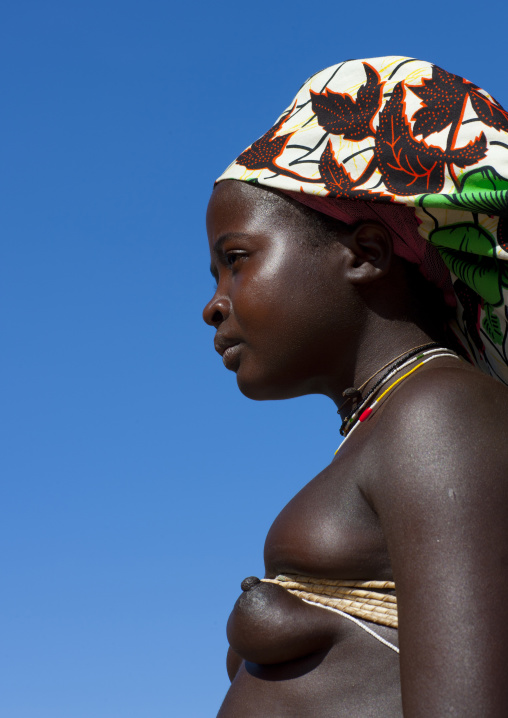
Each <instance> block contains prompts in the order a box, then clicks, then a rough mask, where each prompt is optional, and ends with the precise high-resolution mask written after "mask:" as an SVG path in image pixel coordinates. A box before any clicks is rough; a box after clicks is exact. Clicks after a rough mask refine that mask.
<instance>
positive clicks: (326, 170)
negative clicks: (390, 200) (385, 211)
mask: <svg viewBox="0 0 508 718" xmlns="http://www.w3.org/2000/svg"><path fill="white" fill-rule="evenodd" d="M319 171H320V173H321V178H322V181H323V183H324V185H325V187H326V189H327V190H328V192H329V193H330V194H329V196H330V197H343V198H344V197H348V198H350V199H374V198H376V197H382V194H381V193H380V192H370V191H369V190H365V189H363V190H362V189H356V188H355V186H354V184H355V181H354V180H353V179H352V177H351V175H350V174H349V173H348V171H347V170H346V168H345V167H344V165H343V164H339V163H338V162H337V160H336V159H335V156H334V154H333V149H332V142H331V140H328V144H327V145H326V148H325V150H324V152H323V154H322V155H321V160H320V162H319ZM363 176H365V173H364V175H363ZM385 201H386V200H385Z"/></svg>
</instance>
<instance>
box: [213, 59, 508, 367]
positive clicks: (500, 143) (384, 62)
mask: <svg viewBox="0 0 508 718" xmlns="http://www.w3.org/2000/svg"><path fill="white" fill-rule="evenodd" d="M227 179H236V180H240V181H241V182H242V183H255V184H257V185H261V186H262V187H264V188H266V189H272V190H278V191H279V192H283V193H289V194H290V196H291V197H292V198H293V199H296V200H297V201H299V202H302V203H304V204H307V205H310V206H311V207H312V208H314V209H317V210H318V211H320V212H322V213H324V214H330V215H332V216H333V217H335V218H338V219H342V220H343V222H344V223H345V224H346V225H352V227H353V228H354V227H356V226H357V223H358V222H361V221H362V220H363V221H365V220H372V219H373V217H375V218H377V219H378V220H379V221H380V222H381V224H382V225H384V226H385V227H387V228H388V230H389V233H390V235H391V237H392V240H393V243H394V247H395V253H396V254H397V255H399V256H401V257H403V258H405V259H408V260H409V261H412V262H414V263H416V264H417V265H418V267H419V269H420V271H421V272H422V273H423V275H424V276H425V277H426V278H427V279H430V280H431V281H433V282H435V283H436V284H437V285H438V286H439V287H440V289H441V290H442V291H443V292H444V293H445V296H447V297H448V302H449V303H451V304H456V320H457V321H456V322H455V324H454V329H455V331H456V333H457V335H458V337H459V338H460V340H461V341H462V343H463V345H464V347H465V350H466V352H467V353H468V354H469V356H470V358H471V360H472V361H474V362H475V363H477V364H478V365H479V366H480V368H483V369H484V370H485V371H487V372H488V373H492V374H494V375H495V376H498V377H500V378H503V379H504V380H505V381H508V356H507V347H506V346H505V345H506V341H507V339H506V338H507V336H508V331H505V329H506V325H507V322H506V315H505V305H506V301H505V293H506V290H505V287H508V270H505V262H506V260H508V251H507V250H508V218H507V216H506V214H505V213H506V212H507V211H508V113H507V112H506V111H505V110H504V109H503V108H502V107H501V106H500V105H499V104H498V103H496V101H495V100H494V99H493V98H492V97H491V96H490V95H488V93H486V92H484V91H483V90H481V89H480V88H479V87H477V86H476V85H473V84H472V83H470V82H468V81H467V80H464V79H463V78H461V77H459V76H457V75H453V74H451V73H448V72H446V71H445V70H442V69H441V68H439V67H437V66H434V65H432V64H430V63H426V62H422V61H419V60H414V59H412V58H401V57H384V58H373V59H369V60H351V61H347V62H343V63H340V64H338V65H335V66H333V67H331V68H328V69H326V70H323V71H322V72H320V73H317V74H316V75H314V76H312V77H311V78H310V79H309V80H308V81H307V82H306V83H304V85H303V86H302V88H301V89H300V90H299V92H298V94H297V96H296V98H295V100H294V102H293V103H292V104H291V105H290V106H289V107H288V109H287V110H286V111H285V112H284V113H283V114H282V115H281V117H280V118H279V120H278V121H277V123H276V124H275V125H274V126H273V127H272V128H271V129H270V130H269V131H268V132H267V133H266V134H265V135H264V136H263V137H262V138H261V139H260V140H257V141H256V142H254V143H253V144H252V145H251V146H250V147H249V148H248V149H247V150H245V151H244V152H242V153H241V154H240V155H239V157H238V158H237V160H235V162H233V163H232V164H231V165H230V166H229V167H228V169H227V170H226V171H225V172H224V173H223V175H222V176H221V177H220V178H219V180H218V182H219V186H220V183H221V182H222V181H223V180H227ZM272 200H273V198H272V199H268V198H267V199H266V200H264V201H263V204H264V205H265V206H268V204H269V202H270V201H272ZM273 201H275V200H273ZM318 224H320V223H319V222H317V221H314V223H313V225H312V226H313V228H314V229H313V228H312V227H311V228H310V229H309V236H313V235H314V236H316V233H315V231H314V230H315V228H316V227H317V226H318ZM326 228H327V224H326V222H323V223H321V226H320V231H319V233H318V234H319V237H320V239H319V242H322V241H325V240H326V238H327V237H329V236H331V235H330V234H329V233H328V232H327V231H326ZM321 230H323V231H321ZM348 231H349V230H348ZM332 234H333V232H332ZM451 282H453V291H452V290H451ZM447 283H448V285H447ZM447 286H448V290H447Z"/></svg>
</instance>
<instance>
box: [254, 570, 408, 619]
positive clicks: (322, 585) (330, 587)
mask: <svg viewBox="0 0 508 718" xmlns="http://www.w3.org/2000/svg"><path fill="white" fill-rule="evenodd" d="M261 580H262V581H263V582H264V583H275V584H276V585H277V586H282V588H284V589H286V591H289V593H292V594H293V595H294V596H298V598H302V599H305V600H306V601H310V602H311V603H317V604H319V605H321V606H328V607H329V608H336V609H338V610H339V611H343V612H344V613H347V614H349V615H350V616H355V617H356V618H363V619H364V620H365V621H372V623H378V624H380V625H381V626H391V627H392V628H398V620H397V598H396V596H395V595H393V594H392V593H387V592H388V591H393V590H395V584H394V582H393V581H333V580H330V579H326V578H310V577H308V576H294V575H288V576H283V575H280V576H277V577H276V578H263V579H261Z"/></svg>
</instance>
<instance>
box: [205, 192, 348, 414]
mask: <svg viewBox="0 0 508 718" xmlns="http://www.w3.org/2000/svg"><path fill="white" fill-rule="evenodd" d="M309 221H310V220H308V219H307V218H304V217H303V216H302V213H301V212H300V211H299V210H298V209H297V208H295V207H294V206H293V204H292V203H291V202H290V201H289V200H286V199H285V198H283V197H280V196H278V195H275V194H273V193H270V192H268V191H267V190H265V189H262V188H259V187H255V186H252V185H249V184H247V183H243V182H237V181H234V180H229V181H224V182H221V183H219V184H218V185H217V186H216V188H215V189H214V191H213V194H212V197H211V200H210V203H209V206H208V213H207V231H208V238H209V244H210V256H211V271H212V274H213V276H214V277H215V279H216V281H217V289H216V292H215V294H214V296H213V297H212V299H211V300H210V302H209V303H208V304H207V305H206V307H205V309H204V312H203V318H204V320H205V321H206V322H207V323H208V324H209V325H211V326H213V327H215V329H216V330H217V331H216V335H215V348H216V349H217V351H218V352H219V353H220V354H221V355H222V357H223V361H224V364H225V366H226V367H227V368H228V369H230V370H232V371H235V372H236V375H237V381H238V386H239V388H240V390H241V391H242V392H243V393H244V394H245V395H246V396H248V397H249V398H252V399H258V400H262V399H284V398H290V397H293V396H299V395H303V394H308V393H327V391H326V390H325V389H326V383H327V381H328V380H329V379H330V377H331V376H332V375H335V374H336V372H337V365H338V364H337V363H338V362H340V361H341V359H340V357H341V355H343V354H344V348H345V346H347V342H348V335H349V334H351V332H352V331H354V324H355V322H354V310H352V306H351V305H352V297H351V292H350V288H349V287H348V285H347V282H344V281H341V275H342V273H343V266H344V247H343V245H341V244H340V242H334V243H328V244H323V245H319V246H316V245H315V243H313V242H312V241H311V240H310V235H311V230H310V228H309V225H308V222H309Z"/></svg>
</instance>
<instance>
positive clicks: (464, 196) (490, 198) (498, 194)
mask: <svg viewBox="0 0 508 718" xmlns="http://www.w3.org/2000/svg"><path fill="white" fill-rule="evenodd" d="M459 182H460V190H459V191H458V192H456V193H453V194H448V195H446V194H426V195H421V196H420V197H419V198H418V200H417V202H418V203H419V204H420V205H421V206H422V207H436V208H438V209H458V210H461V209H462V210H467V211H470V212H483V213H485V214H499V213H500V212H506V211H507V210H508V179H506V177H503V176H502V175H500V174H499V172H497V170H495V169H494V168H493V167H485V168H483V169H481V170H472V171H471V172H466V174H464V175H462V177H461V178H460V180H459Z"/></svg>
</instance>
